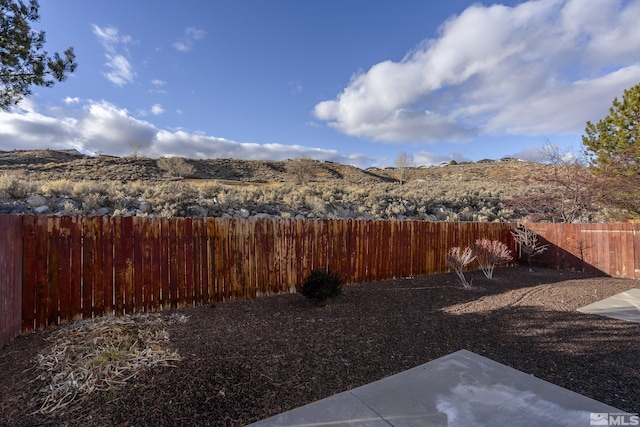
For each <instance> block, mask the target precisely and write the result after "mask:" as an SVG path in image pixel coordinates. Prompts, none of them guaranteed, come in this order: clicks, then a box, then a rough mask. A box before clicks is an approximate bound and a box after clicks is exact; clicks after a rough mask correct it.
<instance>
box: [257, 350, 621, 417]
mask: <svg viewBox="0 0 640 427" xmlns="http://www.w3.org/2000/svg"><path fill="white" fill-rule="evenodd" d="M621 412H622V411H620V410H618V409H616V408H613V407H611V406H608V405H605V404H604V403H601V402H598V401H596V400H593V399H590V398H587V397H585V396H582V395H580V394H577V393H574V392H572V391H570V390H567V389H564V388H562V387H558V386H556V385H554V384H551V383H549V382H547V381H543V380H541V379H539V378H536V377H534V376H532V375H528V374H525V373H524V372H520V371H518V370H516V369H513V368H510V367H508V366H505V365H502V364H500V363H497V362H495V361H493V360H491V359H487V358H485V357H482V356H479V355H477V354H474V353H472V352H470V351H467V350H460V351H457V352H455V353H452V354H449V355H447V356H444V357H441V358H439V359H436V360H433V361H431V362H428V363H425V364H423V365H420V366H417V367H415V368H412V369H409V370H407V371H404V372H401V373H399V374H396V375H393V376H390V377H387V378H383V379H381V380H379V381H376V382H373V383H370V384H367V385H364V386H361V387H358V388H355V389H353V390H349V391H345V392H342V393H339V394H336V395H334V396H331V397H328V398H326V399H323V400H320V401H318V402H315V403H311V404H309V405H306V406H302V407H300V408H296V409H293V410H291V411H288V412H284V413H282V414H280V415H276V416H274V417H271V418H267V419H265V420H263V421H259V422H257V423H254V424H250V426H252V427H267V426H269V427H271V426H273V427H275V426H288V427H293V426H298V427H303V426H305V427H306V426H309V427H310V426H314V427H319V426H339V427H341V426H372V427H376V426H387V427H388V426H398V427H405V426H406V427H409V426H503V425H513V426H515V425H517V426H542V425H544V426H576V427H586V426H589V425H608V422H607V419H608V418H607V417H608V414H620V413H621ZM594 417H595V418H594ZM596 418H597V421H598V422H599V424H593V422H594V420H596ZM603 421H604V422H606V423H603Z"/></svg>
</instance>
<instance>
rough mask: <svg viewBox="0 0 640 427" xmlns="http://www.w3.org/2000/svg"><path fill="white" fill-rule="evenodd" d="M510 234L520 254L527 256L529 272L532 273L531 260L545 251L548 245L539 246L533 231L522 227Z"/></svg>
mask: <svg viewBox="0 0 640 427" xmlns="http://www.w3.org/2000/svg"><path fill="white" fill-rule="evenodd" d="M511 234H512V235H513V238H514V240H515V241H516V243H517V244H518V247H519V248H520V252H521V253H524V254H525V255H526V256H527V265H528V266H529V271H533V268H532V267H531V258H533V257H534V256H536V255H538V254H541V253H542V252H544V251H546V250H547V249H548V246H549V245H541V244H540V242H538V235H537V234H536V233H535V232H534V231H533V230H529V229H528V228H526V227H524V226H520V227H518V228H516V229H515V230H512V231H511Z"/></svg>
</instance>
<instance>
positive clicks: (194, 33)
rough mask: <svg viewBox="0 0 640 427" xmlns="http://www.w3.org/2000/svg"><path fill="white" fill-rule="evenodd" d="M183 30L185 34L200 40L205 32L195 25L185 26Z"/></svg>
mask: <svg viewBox="0 0 640 427" xmlns="http://www.w3.org/2000/svg"><path fill="white" fill-rule="evenodd" d="M184 32H185V34H186V35H187V36H189V37H191V38H192V39H194V40H201V39H203V38H204V36H205V34H206V33H205V32H204V31H203V30H200V29H198V28H196V27H187V29H186V30H185V31H184Z"/></svg>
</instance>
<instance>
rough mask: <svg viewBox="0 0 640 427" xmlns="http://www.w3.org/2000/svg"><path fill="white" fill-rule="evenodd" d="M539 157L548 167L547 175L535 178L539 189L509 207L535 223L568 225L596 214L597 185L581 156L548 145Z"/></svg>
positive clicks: (518, 199) (520, 197)
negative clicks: (542, 158) (521, 212)
mask: <svg viewBox="0 0 640 427" xmlns="http://www.w3.org/2000/svg"><path fill="white" fill-rule="evenodd" d="M547 142H548V141H547ZM541 154H542V155H543V157H544V161H545V163H547V164H549V165H550V168H551V169H550V173H548V174H542V175H540V176H538V177H536V178H537V179H538V181H539V182H540V184H542V187H541V188H540V190H539V191H537V192H535V193H529V194H526V195H522V196H517V197H514V198H512V199H511V200H510V202H509V206H510V207H511V208H513V209H517V210H520V211H523V212H525V213H526V214H527V215H528V217H529V220H531V221H536V222H542V221H550V222H566V223H571V222H575V221H578V220H581V219H584V218H588V217H589V215H590V214H593V213H595V212H596V210H597V209H596V207H595V200H596V195H597V191H598V182H597V180H596V178H595V177H594V176H593V175H592V174H591V172H590V171H589V168H588V166H587V162H586V159H585V157H584V155H583V154H582V153H579V152H576V151H573V150H563V149H561V148H560V147H558V146H557V145H553V144H550V143H548V144H547V145H546V146H545V147H544V148H543V149H541Z"/></svg>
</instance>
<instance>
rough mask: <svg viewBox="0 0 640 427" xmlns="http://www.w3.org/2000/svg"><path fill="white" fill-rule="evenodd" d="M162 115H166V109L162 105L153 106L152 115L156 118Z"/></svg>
mask: <svg viewBox="0 0 640 427" xmlns="http://www.w3.org/2000/svg"><path fill="white" fill-rule="evenodd" d="M162 113H164V108H162V105H160V104H153V105H152V106H151V114H153V115H154V116H159V115H160V114H162Z"/></svg>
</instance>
